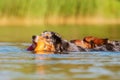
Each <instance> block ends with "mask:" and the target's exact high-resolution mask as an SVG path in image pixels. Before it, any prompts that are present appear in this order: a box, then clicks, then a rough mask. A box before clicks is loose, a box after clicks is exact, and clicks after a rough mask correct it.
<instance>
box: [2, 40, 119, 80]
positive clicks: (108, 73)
mask: <svg viewBox="0 0 120 80" xmlns="http://www.w3.org/2000/svg"><path fill="white" fill-rule="evenodd" d="M29 45H30V44H29V43H7V42H6V43H3V42H2V43H0V80H56V79H59V80H80V79H81V80H101V79H102V80H103V79H104V80H114V79H120V52H76V53H69V54H33V53H32V52H29V51H26V50H25V49H26V48H27V47H28V46H29Z"/></svg>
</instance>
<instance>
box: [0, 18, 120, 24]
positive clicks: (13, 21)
mask: <svg viewBox="0 0 120 80" xmlns="http://www.w3.org/2000/svg"><path fill="white" fill-rule="evenodd" d="M69 24H70V25H100V24H101V25H109V24H111V25H116V24H120V19H114V18H101V17H77V18H75V17H48V18H15V17H12V18H6V17H4V18H0V25H26V26H27V25H28V26H29V25H69Z"/></svg>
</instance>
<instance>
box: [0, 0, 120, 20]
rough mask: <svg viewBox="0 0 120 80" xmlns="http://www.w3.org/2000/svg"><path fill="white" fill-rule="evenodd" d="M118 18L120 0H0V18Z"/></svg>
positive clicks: (119, 14)
mask: <svg viewBox="0 0 120 80" xmlns="http://www.w3.org/2000/svg"><path fill="white" fill-rule="evenodd" d="M52 16H62V17H71V16H72V17H78V16H82V17H84V16H87V17H89V16H100V17H101V16H102V17H113V18H119V17H120V0H0V17H24V18H25V17H35V18H36V17H37V18H38V17H43V18H44V17H52Z"/></svg>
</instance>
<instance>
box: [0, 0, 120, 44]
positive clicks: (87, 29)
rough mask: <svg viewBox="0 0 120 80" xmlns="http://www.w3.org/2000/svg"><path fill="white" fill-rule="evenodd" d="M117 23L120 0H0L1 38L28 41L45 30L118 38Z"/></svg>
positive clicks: (69, 36) (73, 36)
mask: <svg viewBox="0 0 120 80" xmlns="http://www.w3.org/2000/svg"><path fill="white" fill-rule="evenodd" d="M119 24H120V0H0V37H1V38H0V41H2V42H5V41H6V42H30V41H31V36H32V35H34V34H40V33H41V32H42V31H44V30H50V31H55V32H58V33H59V34H60V35H62V36H63V37H64V38H65V39H68V40H70V39H80V38H83V37H84V36H90V35H91V36H96V37H105V38H106V37H107V38H110V39H112V40H120V36H119V34H120V26H119Z"/></svg>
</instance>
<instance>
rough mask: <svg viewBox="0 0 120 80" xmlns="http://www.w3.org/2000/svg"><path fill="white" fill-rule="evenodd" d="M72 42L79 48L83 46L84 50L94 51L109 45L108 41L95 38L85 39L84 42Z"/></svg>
mask: <svg viewBox="0 0 120 80" xmlns="http://www.w3.org/2000/svg"><path fill="white" fill-rule="evenodd" d="M70 42H72V43H74V44H76V45H77V46H81V47H83V48H88V49H92V48H95V47H97V46H102V45H104V44H107V43H108V39H107V38H105V39H102V38H97V37H93V36H87V37H84V38H83V40H71V41H70Z"/></svg>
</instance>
